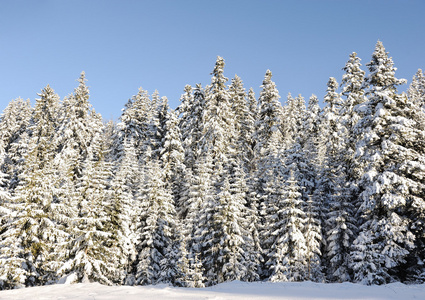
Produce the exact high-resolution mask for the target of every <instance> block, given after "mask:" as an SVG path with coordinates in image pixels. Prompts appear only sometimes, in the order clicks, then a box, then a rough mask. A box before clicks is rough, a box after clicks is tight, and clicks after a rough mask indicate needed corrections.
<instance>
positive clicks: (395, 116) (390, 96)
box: [351, 41, 423, 284]
mask: <svg viewBox="0 0 425 300" xmlns="http://www.w3.org/2000/svg"><path fill="white" fill-rule="evenodd" d="M367 67H368V69H369V75H368V76H367V77H366V79H365V87H366V95H367V96H368V100H367V102H366V103H365V109H364V117H363V118H362V119H361V120H360V121H359V122H358V123H357V126H356V127H357V130H358V131H357V132H359V133H360V134H361V138H360V140H359V142H358V143H357V149H356V159H357V160H358V162H359V169H360V173H361V177H360V181H359V185H360V189H361V193H360V195H359V197H360V198H359V200H360V203H361V206H360V212H361V217H362V223H361V225H360V235H359V236H358V237H357V238H356V240H355V241H354V245H353V251H352V253H351V256H352V260H353V263H352V268H353V269H354V280H355V281H358V282H364V283H367V284H383V283H387V282H391V281H394V280H402V279H403V277H404V274H403V268H404V266H405V263H406V258H407V256H408V255H409V253H410V251H411V250H412V249H413V248H414V234H413V233H412V232H411V230H410V228H409V219H408V217H407V216H408V215H407V208H408V206H409V204H410V203H411V202H412V201H413V200H414V199H415V196H416V193H417V192H416V191H418V190H421V189H422V188H421V186H422V185H423V183H422V180H419V178H417V177H416V176H415V175H418V174H420V173H421V172H419V173H418V172H417V171H416V170H415V171H413V170H414V168H412V166H413V165H417V164H418V159H421V155H419V156H418V155H417V148H416V149H415V146H414V145H415V144H417V142H416V140H417V137H418V131H417V130H416V128H415V127H416V124H415V121H414V120H412V118H411V115H412V108H413V107H412V105H411V103H410V102H409V101H408V99H407V97H406V96H405V95H401V94H399V93H398V92H397V86H398V85H401V84H403V83H405V80H403V79H401V80H400V79H397V78H396V77H395V70H396V68H394V66H393V61H392V59H391V58H390V57H389V56H388V53H387V52H386V50H385V48H384V46H383V45H382V43H381V42H380V41H378V43H377V44H376V47H375V51H374V53H373V55H372V60H371V61H370V62H369V63H368V64H367ZM419 176H421V175H419Z"/></svg>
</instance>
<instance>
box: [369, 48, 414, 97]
mask: <svg viewBox="0 0 425 300" xmlns="http://www.w3.org/2000/svg"><path fill="white" fill-rule="evenodd" d="M388 54H389V53H388V52H387V51H386V50H385V48H384V45H383V44H382V42H381V41H378V42H377V43H376V46H375V51H374V52H373V54H372V59H371V61H370V62H369V63H367V64H366V66H367V67H368V69H369V75H368V76H367V77H366V79H365V83H366V84H367V85H370V86H373V87H374V88H375V89H377V90H380V89H387V88H391V89H392V90H393V91H394V92H396V86H397V85H401V84H404V83H406V80H405V79H397V78H396V77H395V71H396V70H397V68H395V67H394V62H393V60H392V57H389V56H388Z"/></svg>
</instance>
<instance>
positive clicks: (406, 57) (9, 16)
mask: <svg viewBox="0 0 425 300" xmlns="http://www.w3.org/2000/svg"><path fill="white" fill-rule="evenodd" d="M424 11H425V1H423V0H417V1H411V0H403V1H402V0H400V1H392V0H370V1H363V0H359V1H348V0H347V1H345V0H311V1H304V0H297V1H295V0H294V1H284V0H280V1H270V0H268V1H248V0H245V1H239V0H232V1H230V0H229V1H222V0H214V1H212V0H203V1H200V0H198V1H195V0H194V1H189V0H188V1H185V0H179V1H177V0H174V1H172V0H169V1H165V0H155V1H153V0H152V1H142V0H140V1H131V0H121V1H119V0H116V1H108V0H87V1H77V0H69V1H65V0H49V1H48V0H38V1H31V0H28V1H24V0H1V1H0V42H1V43H0V110H3V109H4V108H5V107H6V105H7V103H8V102H9V101H10V100H12V99H15V98H17V97H22V98H24V99H27V98H29V99H31V101H32V103H34V99H35V98H37V95H36V94H37V93H38V92H40V91H41V89H42V88H44V87H45V86H46V85H47V84H50V85H51V86H52V88H53V89H54V90H55V91H56V92H57V93H58V94H59V95H60V97H61V98H63V97H64V96H66V95H68V94H70V93H72V92H73V89H74V88H75V87H76V86H77V82H76V79H78V77H79V74H80V72H81V71H83V70H84V71H85V72H86V76H87V79H88V85H89V87H90V92H91V98H90V101H91V103H92V105H93V106H94V108H95V109H96V111H97V112H100V113H101V114H102V115H103V117H104V118H105V119H106V120H108V119H117V118H118V117H119V116H120V114H121V108H122V107H124V104H125V103H126V102H127V100H128V99H129V98H130V97H131V96H132V95H134V94H136V93H137V91H138V88H139V87H143V89H145V90H147V91H148V92H149V93H150V94H152V93H153V92H154V90H155V89H157V90H158V91H159V94H160V96H167V97H168V99H169V101H170V105H171V107H172V108H175V107H176V106H177V105H178V104H179V98H180V95H181V94H182V93H183V89H184V86H185V85H186V84H191V85H195V84H196V83H202V85H206V84H208V83H209V82H210V73H211V71H212V69H213V67H214V63H215V60H216V57H217V55H220V56H223V57H224V59H225V60H226V67H225V75H226V76H227V77H229V78H232V77H233V76H234V75H235V74H238V75H239V76H240V77H241V78H242V80H243V81H244V84H245V87H246V89H248V88H249V87H253V88H254V90H255V92H256V94H257V95H258V93H259V91H260V85H261V82H262V79H263V77H264V74H265V72H266V70H267V69H270V70H271V71H272V72H273V80H274V81H275V82H276V85H277V88H278V90H279V92H280V95H281V97H282V100H283V101H285V99H286V95H287V94H288V92H291V93H292V94H293V95H297V94H302V95H303V96H304V97H305V98H308V97H309V96H310V95H311V94H312V93H314V94H316V95H317V96H318V97H319V98H320V99H322V98H323V96H324V93H325V90H326V82H327V80H328V78H329V77H330V76H333V77H336V79H337V80H338V82H340V80H341V76H342V71H341V68H342V67H343V66H344V64H345V62H346V61H347V59H348V55H349V54H350V53H351V52H353V51H355V52H357V53H358V56H359V57H360V58H361V59H362V63H363V64H366V63H367V62H368V61H369V60H370V57H371V54H372V52H373V50H374V47H375V44H376V41H377V40H378V39H380V40H381V41H382V42H383V44H384V46H385V47H386V49H387V51H389V52H390V56H392V57H393V59H394V62H395V66H396V67H397V68H398V71H397V73H396V75H397V77H399V78H406V79H408V80H409V81H410V80H411V78H412V76H413V75H414V73H415V72H416V71H417V69H418V68H422V69H425V18H424V15H423V13H424ZM364 68H365V67H364Z"/></svg>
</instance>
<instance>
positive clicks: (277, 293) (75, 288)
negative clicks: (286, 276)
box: [0, 281, 425, 300]
mask: <svg viewBox="0 0 425 300" xmlns="http://www.w3.org/2000/svg"><path fill="white" fill-rule="evenodd" d="M0 299H2V300H3V299H13V300H21V299H22V300H29V299H31V300H67V299H73V300H76V299H78V300H115V299H118V300H136V299H137V300H140V299H154V300H166V299H185V300H190V299H216V300H218V299H321V300H324V299H380V300H383V299H394V300H407V299H419V300H423V299H425V284H422V285H404V284H401V283H393V284H388V285H384V286H364V285H359V284H352V283H341V284H319V283H312V282H301V283H294V282H292V283H287V282H286V283H269V282H267V283H244V282H238V281H235V282H230V283H223V284H219V285H217V286H213V287H209V288H205V289H188V288H175V287H170V286H167V285H155V286H137V287H131V286H104V285H100V284H98V283H88V284H73V285H67V284H57V285H51V286H43V287H33V288H25V289H20V290H10V291H0Z"/></svg>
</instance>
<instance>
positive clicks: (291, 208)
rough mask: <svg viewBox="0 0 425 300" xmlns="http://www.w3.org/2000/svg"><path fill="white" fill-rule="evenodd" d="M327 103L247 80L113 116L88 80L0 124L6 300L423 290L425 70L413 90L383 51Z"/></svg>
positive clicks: (0, 262) (24, 106) (351, 65)
mask: <svg viewBox="0 0 425 300" xmlns="http://www.w3.org/2000/svg"><path fill="white" fill-rule="evenodd" d="M366 67H367V71H368V72H367V73H366V72H365V71H364V70H363V69H362V65H361V63H360V58H359V57H357V54H356V53H352V54H351V55H350V56H349V59H348V61H347V62H346V64H345V66H344V68H343V70H344V75H343V76H342V80H341V83H340V84H338V82H337V80H336V79H335V78H332V77H331V78H330V79H329V81H328V83H327V91H326V95H325V97H324V99H323V100H324V105H323V108H321V107H320V106H319V100H318V98H317V97H316V96H315V95H312V96H311V97H310V98H309V99H308V102H307V103H306V101H305V100H304V98H303V97H302V96H301V95H298V96H297V97H293V96H292V95H291V94H289V95H288V96H287V100H286V103H285V104H284V105H283V106H282V104H281V102H280V101H279V99H280V96H279V92H278V90H277V88H276V85H275V83H274V82H273V81H272V73H271V72H270V71H269V70H268V71H267V72H266V74H265V77H264V80H263V84H262V86H261V91H260V94H259V97H258V98H257V97H256V96H255V93H254V90H253V89H252V88H251V89H249V90H248V91H246V89H245V88H244V86H243V82H242V80H241V78H239V77H238V76H235V77H234V78H233V79H232V80H231V81H230V82H229V80H228V78H226V77H225V76H224V59H223V58H221V57H218V58H217V61H216V64H215V66H214V69H213V72H212V78H211V83H210V84H209V85H206V86H201V85H200V84H197V85H195V86H190V85H187V86H186V87H185V88H184V93H183V95H182V96H181V99H180V100H181V102H180V105H179V106H178V107H177V108H176V109H175V110H172V109H170V107H169V105H168V101H167V98H166V97H160V96H159V93H158V92H157V91H155V92H154V93H153V94H152V95H149V94H148V92H147V91H145V90H143V89H142V88H140V89H139V91H138V93H137V94H136V95H135V96H133V97H132V98H131V99H130V100H129V101H128V103H127V104H126V105H125V107H124V109H123V112H122V115H121V117H120V119H119V121H118V122H113V121H110V122H106V123H105V122H104V121H103V120H102V117H101V115H100V114H98V113H96V112H95V110H94V109H93V108H92V106H91V105H90V103H89V90H88V87H87V85H86V79H85V74H84V72H83V73H82V74H81V76H80V78H79V80H78V83H79V84H78V87H77V88H75V90H74V93H73V94H71V95H70V96H68V97H65V98H63V99H62V100H61V99H60V97H59V96H58V95H57V94H55V92H54V91H53V89H52V88H51V87H50V86H47V87H45V88H44V89H43V90H42V91H41V93H39V94H38V96H39V98H38V99H36V103H35V106H34V107H32V106H31V104H30V102H29V101H24V100H22V99H16V100H13V101H11V102H10V103H9V105H8V106H7V107H6V109H5V110H4V112H3V114H2V116H1V120H0V288H1V289H11V288H17V287H25V286H36V285H45V284H52V283H57V282H62V283H63V282H71V283H74V282H88V281H90V282H100V283H102V284H127V285H146V284H156V283H170V284H173V285H176V286H184V287H204V286H211V285H214V284H217V283H221V282H225V281H231V280H243V281H260V280H269V281H304V280H311V281H316V282H345V281H349V282H361V283H364V284H384V283H389V282H393V281H400V282H423V281H424V279H425V269H424V260H425V247H424V243H425V145H424V144H425V115H424V114H425V75H424V73H423V72H422V70H418V72H417V73H416V74H415V75H414V77H413V80H412V82H411V84H410V86H409V88H408V90H407V92H406V93H399V92H398V91H397V87H398V86H400V85H402V84H405V83H406V81H405V80H404V79H397V78H396V77H395V71H396V68H395V67H394V65H393V61H392V58H391V57H389V55H388V52H386V50H385V48H384V46H383V45H382V43H381V42H379V41H378V43H377V44H376V47H375V51H374V52H373V54H372V58H371V60H370V62H369V63H367V64H366Z"/></svg>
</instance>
